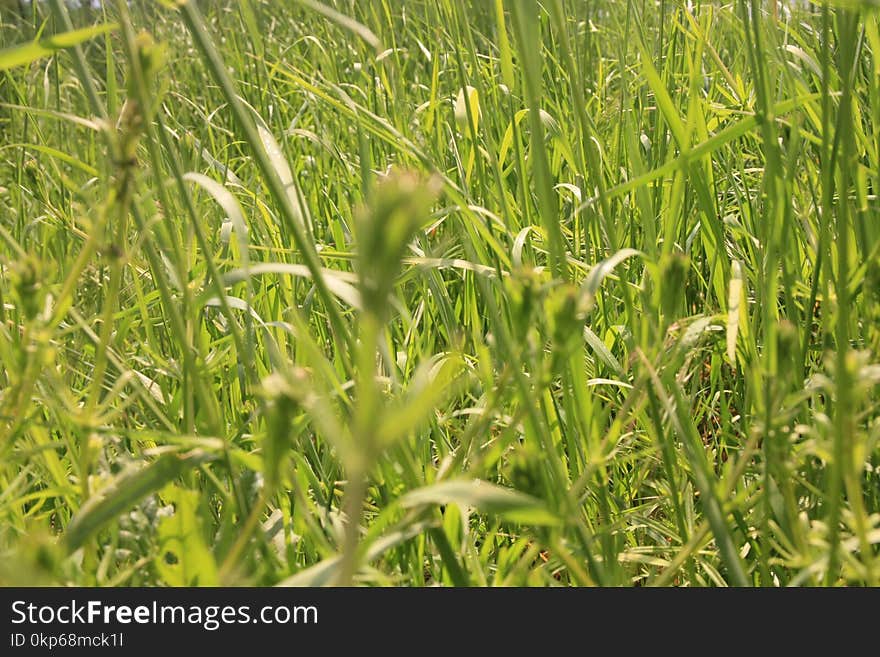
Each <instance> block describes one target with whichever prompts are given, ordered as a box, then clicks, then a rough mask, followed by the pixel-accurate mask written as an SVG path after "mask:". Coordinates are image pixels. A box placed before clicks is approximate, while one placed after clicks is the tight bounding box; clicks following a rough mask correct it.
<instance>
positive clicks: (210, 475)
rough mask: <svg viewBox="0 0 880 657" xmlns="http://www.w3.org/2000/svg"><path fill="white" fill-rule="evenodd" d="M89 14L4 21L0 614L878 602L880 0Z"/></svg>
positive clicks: (194, 6)
mask: <svg viewBox="0 0 880 657" xmlns="http://www.w3.org/2000/svg"><path fill="white" fill-rule="evenodd" d="M104 4H105V6H104V7H103V8H97V9H96V8H69V7H68V6H67V5H66V4H65V3H63V2H61V1H60V0H48V1H46V2H38V3H34V4H29V3H15V2H10V3H4V4H3V5H0V48H2V50H0V583H2V584H6V585H10V584H77V585H101V586H115V585H135V586H136V585H184V586H185V585H195V584H198V585H214V584H225V585H238V584H256V585H277V584H281V585H324V584H351V583H357V584H365V585H406V586H426V585H450V586H453V585H454V586H472V585H476V586H506V585H517V586H523V585H527V586H543V585H594V584H595V585H606V586H607V585H610V586H629V585H636V586H664V585H676V586H726V585H736V586H745V585H757V586H791V585H795V586H796V585H812V586H816V585H877V584H880V550H878V543H880V446H878V438H880V205H878V198H877V194H878V190H880V58H878V53H880V13H878V11H877V3H876V2H875V1H874V0H838V1H836V2H832V3H830V4H820V3H815V4H814V3H807V2H797V3H794V2H792V3H786V2H780V3H779V4H775V3H773V2H763V1H759V0H731V1H730V2H707V1H703V2H701V1H699V0H693V1H688V2H684V1H682V0H656V1H647V0H541V2H535V1H532V0H409V1H407V2H402V1H398V0H376V1H375V2H362V1H358V0H336V1H335V2H331V3H330V4H326V5H325V4H319V3H318V2H317V0H299V1H298V2H295V1H290V2H275V1H272V2H270V1H269V0H241V1H239V2H232V1H221V0H217V1H214V2H208V1H204V2H196V1H195V0H191V1H189V2H187V1H186V0H182V1H180V2H172V1H167V2H147V1H140V2H124V1H122V0H120V1H118V2H106V3H104ZM16 5H17V6H16Z"/></svg>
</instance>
